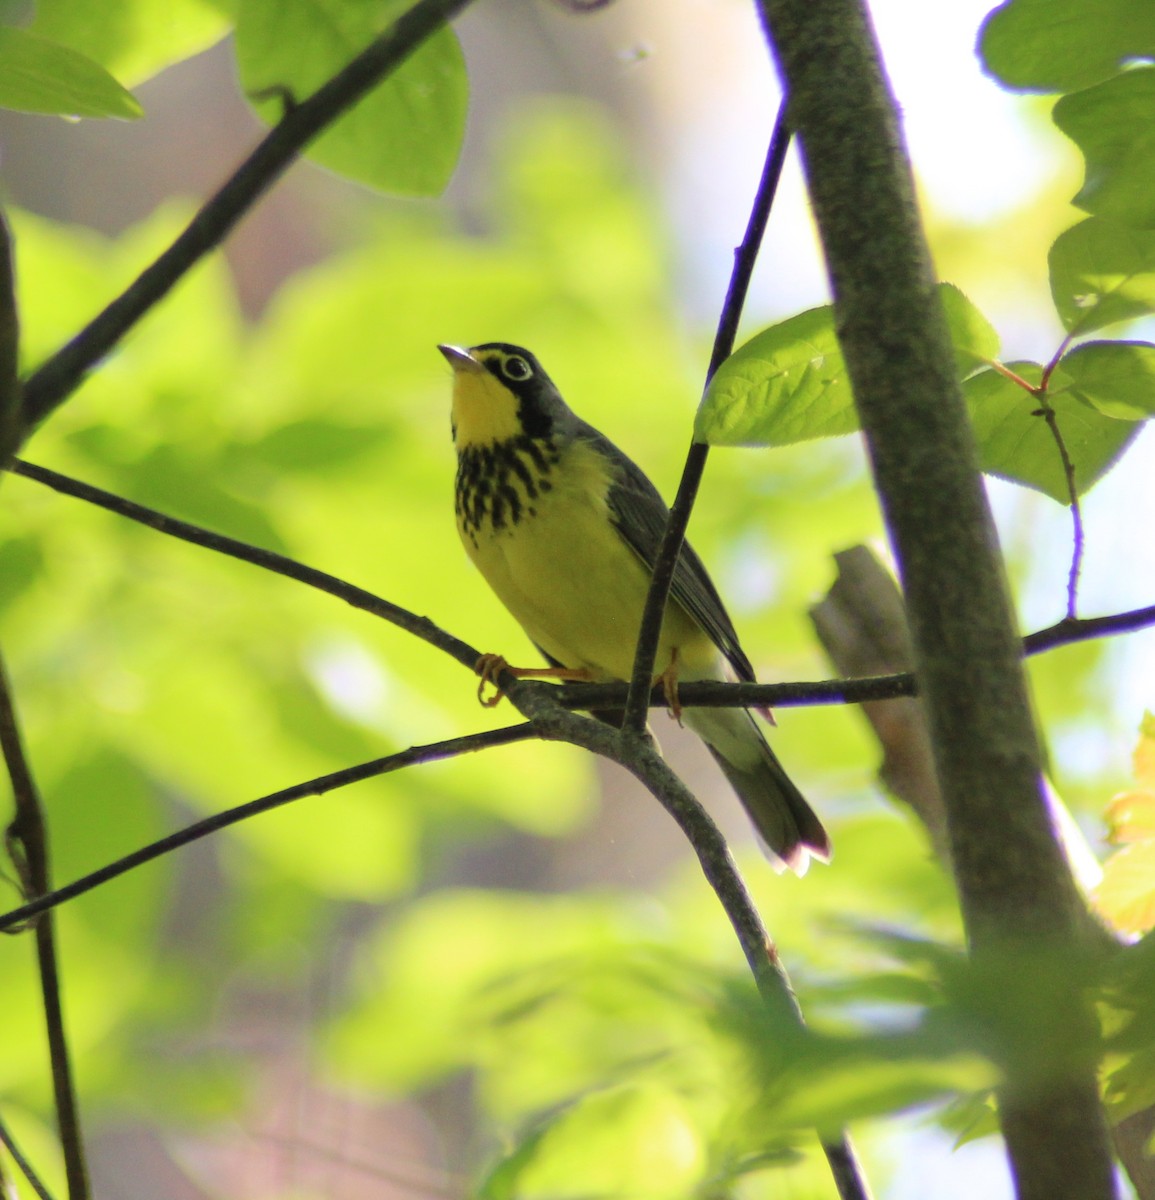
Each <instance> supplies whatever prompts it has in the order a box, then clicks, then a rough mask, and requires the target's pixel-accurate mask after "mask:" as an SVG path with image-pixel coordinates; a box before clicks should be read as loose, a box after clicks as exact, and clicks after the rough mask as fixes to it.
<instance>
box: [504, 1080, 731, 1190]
mask: <svg viewBox="0 0 1155 1200" xmlns="http://www.w3.org/2000/svg"><path fill="white" fill-rule="evenodd" d="M706 1166H707V1154H706V1147H705V1146H703V1145H702V1141H701V1137H700V1135H699V1132H698V1130H697V1129H696V1128H695V1124H694V1121H693V1118H692V1116H691V1114H690V1113H689V1112H688V1111H687V1109H686V1106H685V1105H684V1104H683V1103H682V1102H681V1101H680V1100H679V1099H678V1097H677V1096H676V1095H674V1094H673V1093H671V1092H669V1091H666V1090H664V1089H661V1088H657V1087H653V1086H643V1087H629V1086H623V1087H611V1088H607V1089H605V1090H604V1091H598V1092H593V1093H591V1094H589V1095H587V1096H583V1097H582V1098H581V1099H580V1100H578V1101H577V1102H576V1103H574V1104H572V1105H570V1106H567V1107H566V1108H565V1109H563V1110H562V1111H561V1112H559V1113H557V1114H554V1115H553V1116H552V1117H551V1118H550V1119H549V1120H548V1122H546V1124H545V1127H544V1128H543V1129H538V1130H535V1131H533V1132H532V1133H531V1134H530V1138H529V1141H528V1143H527V1145H526V1146H525V1147H524V1149H523V1150H515V1152H514V1153H513V1155H511V1156H510V1157H509V1158H508V1159H506V1160H505V1162H504V1163H502V1164H501V1165H500V1166H499V1167H498V1169H497V1171H496V1172H494V1174H493V1175H491V1176H490V1177H489V1179H488V1180H487V1181H486V1183H485V1186H484V1188H483V1190H482V1195H483V1196H486V1197H487V1198H488V1197H492V1198H493V1200H499V1198H500V1197H512V1196H516V1197H519V1198H520V1200H531V1198H533V1197H540V1198H541V1200H546V1198H549V1200H555V1198H556V1200H562V1198H563V1197H574V1198H575V1200H576V1198H579V1197H589V1196H630V1197H636V1198H637V1200H659V1198H662V1197H670V1198H671V1200H673V1198H675V1197H679V1198H680V1197H684V1196H689V1195H693V1194H695V1193H696V1191H697V1187H696V1185H698V1184H699V1183H700V1182H701V1180H702V1176H703V1175H704V1173H705V1170H706Z"/></svg>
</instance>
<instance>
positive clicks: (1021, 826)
mask: <svg viewBox="0 0 1155 1200" xmlns="http://www.w3.org/2000/svg"><path fill="white" fill-rule="evenodd" d="M760 8H761V10H762V13H763V16H764V18H765V19H766V22H767V25H768V29H769V32H770V36H771V41H772V44H773V46H774V50H775V53H776V55H777V58H778V61H779V65H780V69H781V71H782V75H783V78H784V80H785V81H786V86H787V89H788V93H789V97H790V118H791V121H792V124H793V125H794V128H795V130H796V132H797V134H798V137H799V140H800V142H801V148H802V156H803V162H804V167H805V170H806V175H807V180H808V184H809V189H810V196H811V202H812V204H813V208H814V212H815V216H816V219H817V222H818V226H819V230H820V232H821V235H822V241H823V246H824V250H825V254H826V260H827V267H828V271H829V274H830V279H831V285H832V290H833V293H834V302H835V309H836V313H837V320H838V331H839V338H840V341H841V345H842V350H843V354H844V356H845V358H846V363H847V367H848V370H849V373H850V377H851V382H852V384H853V386H854V391H855V396H856V401H857V404H858V408H859V414H860V417H861V420H862V425H863V428H864V430H865V431H866V436H867V442H868V446H869V450H870V456H871V460H872V465H873V469H874V474H875V479H876V483H877V486H878V491H879V494H880V496H881V499H882V504H883V509H884V514H885V517H886V520H887V524H888V526H889V530H890V535H891V539H892V542H893V545H894V548H895V555H896V558H897V560H898V562H899V564H900V571H901V576H902V581H903V590H904V593H905V596H906V602H907V608H908V612H909V615H910V624H911V634H912V638H913V645H914V654H915V663H916V666H917V673H918V677H919V684H920V690H921V694H922V695H923V697H924V699H925V702H926V708H927V715H928V718H929V722H930V731H931V739H932V743H933V746H934V754H935V763H936V770H937V774H938V779H939V784H940V787H941V789H942V794H943V800H944V803H945V806H946V813H947V829H948V834H949V840H950V851H951V859H952V863H953V867H954V872H955V878H956V881H957V884H958V889H959V895H960V900H961V905H962V910H963V917H964V920H965V923H966V929H967V937H968V941H969V944H970V949H971V953H972V959H973V962H974V964H975V967H976V970H977V971H978V972H980V974H981V975H985V976H986V977H987V978H989V979H990V980H991V981H992V982H993V981H999V980H1001V981H1006V980H1009V979H1010V978H1011V975H1010V973H1009V972H1007V971H1006V968H1007V966H1008V965H1009V964H1011V963H1013V962H1015V961H1016V960H1018V959H1019V958H1020V956H1021V961H1022V963H1023V967H1024V969H1026V963H1027V958H1028V956H1030V958H1031V960H1032V961H1033V962H1036V963H1038V962H1044V961H1046V962H1049V963H1051V964H1054V963H1057V962H1061V961H1063V959H1064V958H1065V957H1069V958H1070V959H1071V960H1072V961H1073V962H1074V961H1077V958H1078V953H1079V948H1080V938H1079V933H1078V929H1079V923H1080V920H1079V908H1078V898H1077V894H1076V891H1075V888H1074V885H1073V883H1072V880H1071V878H1070V874H1069V872H1068V870H1067V866H1066V863H1065V861H1064V857H1063V854H1062V852H1061V850H1060V847H1059V846H1058V844H1057V842H1056V840H1055V838H1054V836H1053V833H1052V830H1051V827H1050V823H1049V821H1048V818H1047V813H1046V809H1045V806H1044V801H1043V795H1042V790H1041V785H1042V778H1041V770H1040V767H1041V764H1040V755H1039V746H1038V738H1037V735H1036V732H1035V729H1034V725H1033V721H1032V717H1031V712H1030V708H1029V705H1028V702H1027V694H1026V688H1025V684H1024V680H1023V675H1022V668H1021V664H1020V654H1021V649H1020V646H1019V642H1018V638H1017V634H1016V630H1015V624H1014V620H1013V617H1012V613H1011V607H1010V602H1009V598H1008V593H1007V587H1006V581H1005V578H1004V575H1003V569H1002V562H1001V558H1000V556H999V553H998V550H997V545H996V537H995V533H994V527H993V524H992V521H991V516H990V512H989V509H988V507H987V504H986V497H985V493H984V491H983V488H982V484H981V480H980V477H979V474H978V470H977V458H976V453H975V448H974V443H973V438H972V436H971V433H970V427H969V423H968V421H967V417H966V412H965V408H964V406H963V403H962V397H961V394H960V390H959V387H958V384H957V381H956V379H955V376H954V359H953V355H952V352H951V346H950V340H949V337H948V333H947V327H946V320H945V316H944V314H943V311H942V308H941V305H940V303H939V301H938V299H937V296H936V293H935V290H934V285H935V278H934V273H933V270H932V267H931V263H930V256H929V252H928V250H927V247H926V244H925V239H924V237H923V234H922V230H921V226H920V224H919V220H918V214H917V209H916V204H915V198H914V187H913V181H912V178H911V174H910V168H909V164H908V162H907V160H906V156H905V153H904V150H903V146H902V138H901V134H900V132H899V128H898V120H897V116H896V107H895V104H894V101H893V98H892V97H891V95H890V93H889V89H888V87H887V84H886V80H885V78H884V75H883V71H882V66H881V62H880V58H879V53H878V49H877V46H876V43H875V38H874V34H873V30H872V29H871V27H870V23H869V19H868V17H867V14H866V12H865V9H864V7H863V5H862V3H861V0H760ZM1048 955H1049V957H1047V956H1048ZM1000 972H1003V973H1002V974H1000ZM1077 976H1078V971H1077V970H1075V969H1073V968H1072V970H1070V971H1067V972H1063V971H1062V970H1057V969H1051V970H1048V972H1047V980H1046V986H1047V989H1048V992H1049V994H1048V996H1047V997H1046V999H1048V1000H1049V1001H1050V1002H1051V1003H1050V1004H1049V1005H1048V1006H1047V1009H1046V1021H1045V1022H1043V1023H1044V1024H1045V1025H1046V1029H1045V1030H1043V1029H1035V1028H1033V1027H1032V1025H1031V1023H1030V1021H1029V1020H1028V1019H1027V1018H1028V1016H1029V1014H1028V1012H1026V1011H1024V1009H1023V1007H1022V1005H1023V997H1022V996H1021V995H1016V994H1015V992H1016V989H1013V988H1008V989H1007V995H1006V996H1005V997H1004V996H1003V995H1002V994H1001V993H1000V990H999V988H998V987H997V986H995V987H991V988H990V989H989V992H990V1001H991V1004H992V1007H993V1009H994V1010H995V1014H994V1015H995V1021H996V1025H999V1022H1000V1021H1002V1022H1006V1023H1005V1024H1001V1025H999V1028H1000V1030H1001V1032H1000V1034H998V1035H997V1040H996V1049H995V1052H996V1054H998V1056H999V1057H1000V1060H1001V1065H1002V1067H1003V1070H1004V1073H1005V1080H1006V1082H1005V1085H1004V1087H1003V1089H1002V1094H1001V1103H1000V1115H1001V1120H1002V1126H1003V1132H1004V1136H1005V1138H1006V1142H1007V1148H1008V1152H1009V1155H1010V1158H1011V1165H1012V1169H1013V1171H1014V1173H1015V1177H1016V1182H1017V1187H1018V1192H1019V1195H1020V1196H1021V1197H1023V1198H1025V1200H1096V1198H1100V1197H1103V1198H1108V1197H1113V1196H1115V1194H1116V1192H1115V1186H1114V1179H1113V1174H1112V1166H1111V1157H1110V1151H1109V1143H1108V1138H1107V1132H1106V1127H1105V1123H1104V1121H1103V1116H1102V1110H1101V1107H1100V1105H1099V1097H1098V1089H1097V1086H1096V1081H1095V1070H1094V1065H1095V1064H1094V1051H1093V1045H1094V1026H1093V1022H1092V1017H1091V1013H1090V1011H1089V1009H1088V1006H1087V1004H1086V1001H1085V998H1084V997H1083V995H1082V994H1081V990H1080V985H1079V982H1078V978H1077ZM1015 1010H1017V1011H1015ZM1072 1047H1079V1048H1081V1049H1082V1050H1083V1051H1084V1053H1083V1054H1081V1055H1069V1054H1065V1053H1063V1054H1059V1053H1054V1051H1055V1050H1056V1049H1057V1048H1058V1049H1061V1050H1063V1051H1066V1050H1067V1049H1069V1048H1072ZM1032 1050H1033V1051H1034V1053H1032Z"/></svg>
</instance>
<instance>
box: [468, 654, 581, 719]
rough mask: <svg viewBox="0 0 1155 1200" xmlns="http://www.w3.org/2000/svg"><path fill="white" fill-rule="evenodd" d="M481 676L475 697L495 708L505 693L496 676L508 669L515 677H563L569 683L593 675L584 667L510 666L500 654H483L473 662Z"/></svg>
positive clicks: (487, 706) (483, 703) (488, 706)
mask: <svg viewBox="0 0 1155 1200" xmlns="http://www.w3.org/2000/svg"><path fill="white" fill-rule="evenodd" d="M473 669H474V670H475V671H476V672H477V674H478V675H479V676H480V677H481V681H480V682H479V683H478V685H477V699H478V701H479V702H480V703H481V704H482V705H483V706H484V707H485V708H496V707H497V706H498V705H499V704H500V703H501V700H502V697H503V696H504V695H505V692H503V691H502V690H501V685H500V684H499V683H498V682H497V677H498V675H500V674H501V673H502V671H508V672H509V674H510V675H512V676H513V677H514V678H515V679H563V680H566V681H567V682H571V683H589V682H590V681H591V680H592V679H593V676H592V675H591V674H590V673H589V671H587V670H586V669H585V668H584V667H511V666H510V665H509V663H508V662H506V661H505V658H504V657H503V656H502V655H500V654H483V655H482V656H481V657H480V658H479V659H478V660H477V662H475V663H474V664H473ZM486 687H492V688H493V695H492V696H487V695H486V694H485V689H486Z"/></svg>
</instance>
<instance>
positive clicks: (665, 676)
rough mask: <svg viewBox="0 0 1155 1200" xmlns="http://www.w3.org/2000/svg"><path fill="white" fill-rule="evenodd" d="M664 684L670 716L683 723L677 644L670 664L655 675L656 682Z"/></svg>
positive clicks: (663, 692)
mask: <svg viewBox="0 0 1155 1200" xmlns="http://www.w3.org/2000/svg"><path fill="white" fill-rule="evenodd" d="M659 683H660V684H661V685H662V694H663V695H664V696H665V697H666V708H667V709H668V710H669V713H670V716H671V717H673V718H674V720H675V721H677V722H678V724H679V725H681V723H682V703H681V701H680V700H679V699H678V647H677V646H675V647H674V649H673V651H672V652H671V654H670V665H669V666H668V667H667V668H666V669H665V670H664V671H663V672H662V673H661V674H660V675H655V676H654V682H653V684H651V685H650V686H651V687H652V686H654V685H656V684H659Z"/></svg>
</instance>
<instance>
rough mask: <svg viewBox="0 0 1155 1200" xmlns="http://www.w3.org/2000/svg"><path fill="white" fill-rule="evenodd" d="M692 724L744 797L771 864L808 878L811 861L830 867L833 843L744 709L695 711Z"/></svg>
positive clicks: (689, 721)
mask: <svg viewBox="0 0 1155 1200" xmlns="http://www.w3.org/2000/svg"><path fill="white" fill-rule="evenodd" d="M683 719H684V720H685V722H686V724H687V725H688V726H689V727H690V728H691V729H692V730H693V731H694V732H695V733H696V734H697V735H698V736H699V737H700V738H701V739H702V740H703V741H704V742H705V743H706V747H707V749H709V751H710V753H711V754H712V755H713V756H714V759H715V761H716V762H717V763H718V766H720V767H721V768H722V770H723V772H724V773H725V775H726V778H727V779H728V780H729V781H730V786H731V787H733V789H734V791H735V792H737V793H738V799H739V800H741V801H742V807H743V808H744V809H745V810H746V813H747V815H748V816H749V818H750V820H751V822H753V825H754V829H755V830H756V831H757V833H758V837H759V839H760V841H761V842H762V844H763V846H764V848H765V849H766V850H767V851H768V852H769V854H770V856H771V858H773V859H775V860H777V861H780V862H782V863H785V865H786V866H788V867H789V868H790V869H791V870H792V871H795V872H796V873H797V874H799V875H800V874H802V872H803V871H805V870H806V866H807V864H808V862H809V859H810V857H811V856H813V857H814V858H818V859H821V860H822V861H823V862H827V861H829V859H830V838H829V837H828V836H827V833H826V830H825V829H823V827H822V822H821V821H819V819H818V816H817V814H816V813H815V812H814V810H813V809H812V808H811V807H810V805H809V804H807V803H806V800H805V799H804V798H803V795H802V793H801V792H800V791H799V790H798V789H797V787H795V786H794V783H793V781H792V780H791V778H790V776H789V775H787V774H786V772H785V770H784V769H783V767H782V764H781V763H780V762H779V761H778V759H777V757H776V756H775V754H774V751H773V750H771V749H770V746H769V744H768V743H767V741H766V739H765V738H764V737H763V736H762V731H761V730H760V729H759V728H758V726H757V725H756V724H755V722H754V718H753V717H752V716H751V715H750V714H749V713H748V712H746V711H745V710H744V709H741V708H695V709H687V710H686V711H685V713H684V714H683Z"/></svg>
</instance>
